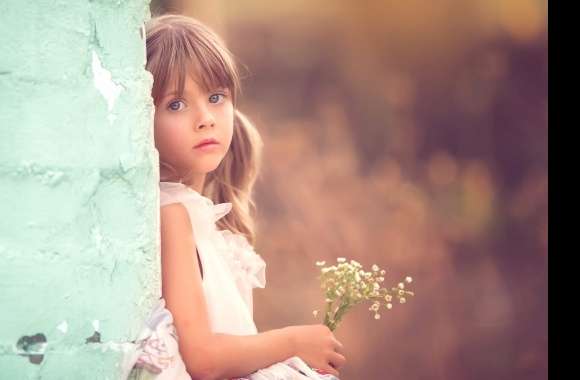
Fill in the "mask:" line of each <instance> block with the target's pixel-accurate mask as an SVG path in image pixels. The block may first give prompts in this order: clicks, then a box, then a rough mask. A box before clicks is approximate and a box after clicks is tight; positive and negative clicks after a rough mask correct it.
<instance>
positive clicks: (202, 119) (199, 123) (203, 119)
mask: <svg viewBox="0 0 580 380" xmlns="http://www.w3.org/2000/svg"><path fill="white" fill-rule="evenodd" d="M199 112H200V115H199V118H198V119H197V120H196V122H195V129H197V130H199V129H203V128H207V127H213V126H214V125H215V119H214V117H213V115H212V113H211V112H209V110H208V109H207V108H201V109H200V111H199Z"/></svg>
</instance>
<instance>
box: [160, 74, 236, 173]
mask: <svg viewBox="0 0 580 380" xmlns="http://www.w3.org/2000/svg"><path fill="white" fill-rule="evenodd" d="M233 125H234V107H233V104H232V98H231V94H230V92H229V90H228V89H227V88H225V89H224V88H218V89H214V90H212V91H205V90H204V89H203V87H201V86H199V85H198V84H197V83H196V82H195V81H194V80H193V79H192V78H191V77H190V76H187V77H186V79H185V88H184V93H183V96H182V97H178V95H177V93H176V88H169V89H168V90H167V91H166V92H165V93H164V94H163V95H162V96H161V98H160V99H159V102H158V104H157V105H156V107H155V128H154V129H155V146H156V148H157V150H158V151H159V158H160V160H161V161H164V162H167V163H169V164H170V165H172V166H173V167H174V168H175V169H177V170H178V171H179V173H186V174H187V173H189V174H190V175H191V176H193V177H194V178H195V177H197V178H196V179H194V181H195V182H198V181H199V179H200V178H201V182H203V178H205V174H206V173H208V172H211V171H213V170H215V169H216V168H217V167H218V165H219V164H220V162H221V161H222V159H223V158H224V157H225V155H226V153H227V152H228V149H229V147H230V143H231V141H232V135H233ZM206 139H215V141H217V143H216V144H211V145H206V146H203V147H196V146H197V145H198V144H200V143H201V142H202V141H203V140H206ZM161 170H162V171H163V168H162V169H161ZM162 176H163V172H162Z"/></svg>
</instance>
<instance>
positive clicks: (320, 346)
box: [286, 324, 346, 377]
mask: <svg viewBox="0 0 580 380" xmlns="http://www.w3.org/2000/svg"><path fill="white" fill-rule="evenodd" d="M286 329H287V330H288V333H289V336H290V340H291V342H292V346H293V351H294V353H295V355H296V356H298V357H299V358H300V359H302V360H304V361H305V362H306V363H307V364H308V365H309V366H310V367H312V368H316V369H320V370H322V371H325V372H327V373H330V374H332V375H334V376H336V377H338V375H339V373H338V371H337V369H339V368H340V367H342V366H343V365H344V364H345V363H346V358H345V357H344V350H343V345H342V343H340V342H339V341H338V340H337V339H336V338H335V337H334V334H333V333H332V331H330V329H329V328H328V327H327V326H325V325H323V324H316V325H302V326H289V327H286Z"/></svg>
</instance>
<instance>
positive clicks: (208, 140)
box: [194, 138, 219, 148]
mask: <svg viewBox="0 0 580 380" xmlns="http://www.w3.org/2000/svg"><path fill="white" fill-rule="evenodd" d="M211 144H219V142H218V141H217V140H216V139H214V138H211V139H204V140H201V142H200V143H199V144H197V145H196V146H194V148H200V147H202V146H205V145H211Z"/></svg>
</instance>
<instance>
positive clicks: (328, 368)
mask: <svg viewBox="0 0 580 380" xmlns="http://www.w3.org/2000/svg"><path fill="white" fill-rule="evenodd" d="M322 370H323V371H324V372H326V373H330V374H331V375H333V376H336V377H338V375H339V373H338V371H337V370H336V369H334V368H333V367H332V366H331V365H327V366H325V367H324V368H322Z"/></svg>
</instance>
